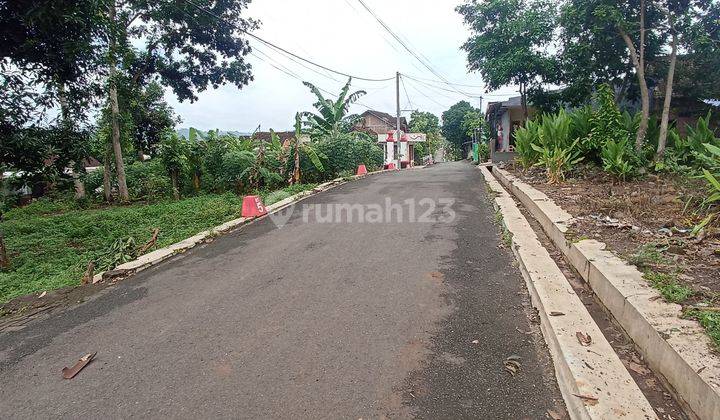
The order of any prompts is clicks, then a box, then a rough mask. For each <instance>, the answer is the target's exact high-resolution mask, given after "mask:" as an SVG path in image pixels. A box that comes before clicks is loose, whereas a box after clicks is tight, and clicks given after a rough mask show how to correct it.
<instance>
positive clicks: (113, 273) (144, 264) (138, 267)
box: [93, 171, 383, 284]
mask: <svg viewBox="0 0 720 420" xmlns="http://www.w3.org/2000/svg"><path fill="white" fill-rule="evenodd" d="M380 172H383V171H376V172H371V173H369V174H368V175H370V174H376V173H380ZM355 179H358V178H355ZM346 182H347V181H345V180H344V179H343V178H336V179H333V180H332V181H328V182H325V183H323V184H320V185H318V186H317V187H315V188H313V189H312V190H309V191H303V192H300V193H297V194H295V195H293V196H290V197H288V198H286V199H284V200H280V201H278V202H277V203H273V204H271V205H269V206H266V209H267V212H268V213H267V214H268V215H270V214H272V213H275V212H278V211H280V210H282V209H283V208H285V207H287V206H289V205H291V204H293V203H296V202H298V201H301V200H303V199H305V198H307V197H309V196H311V195H315V194H318V193H320V192H323V191H327V190H330V189H332V188H335V187H337V186H340V185H342V184H345V183H346ZM263 217H266V216H262V217H259V218H244V217H240V218H237V219H233V220H230V221H228V222H225V223H223V224H221V225H219V226H216V227H214V228H211V229H208V230H205V231H202V232H200V233H198V234H196V235H193V236H191V237H189V238H187V239H184V240H182V241H180V242H176V243H174V244H172V245H168V246H166V247H164V248H160V249H156V250H155V251H152V252H149V253H147V254H144V255H141V256H140V257H138V258H137V259H135V260H132V261H128V262H126V263H124V264H120V265H118V266H117V267H115V268H114V269H112V270H108V271H105V272H101V273H98V274H95V276H93V284H94V283H98V282H100V281H103V280H109V279H113V278H116V277H125V276H128V275H131V274H134V273H137V272H139V271H142V270H145V269H147V268H150V267H152V266H153V265H156V264H159V263H160V262H162V261H164V260H166V259H168V258H170V257H172V256H174V255H176V254H179V253H182V252H185V251H187V250H189V249H191V248H194V247H195V246H197V245H199V244H201V243H204V242H205V241H207V240H208V239H209V238H212V237H215V236H217V235H220V234H222V233H225V232H228V231H231V230H234V229H236V228H238V227H240V226H242V225H244V224H246V223H250V222H251V221H254V220H258V219H261V218H263Z"/></svg>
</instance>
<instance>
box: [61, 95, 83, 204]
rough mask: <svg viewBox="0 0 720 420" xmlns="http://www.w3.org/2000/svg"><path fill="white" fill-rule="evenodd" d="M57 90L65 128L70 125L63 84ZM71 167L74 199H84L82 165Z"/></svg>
mask: <svg viewBox="0 0 720 420" xmlns="http://www.w3.org/2000/svg"><path fill="white" fill-rule="evenodd" d="M57 89H58V102H59V103H60V116H61V117H62V123H63V125H65V126H69V124H70V120H69V118H70V111H69V110H68V103H67V96H66V95H65V85H64V84H63V83H58V84H57ZM71 166H72V178H73V184H74V185H75V199H76V200H84V199H85V184H83V182H82V180H81V179H80V175H79V173H78V172H79V169H78V168H80V167H82V165H80V164H78V163H77V162H73V163H71Z"/></svg>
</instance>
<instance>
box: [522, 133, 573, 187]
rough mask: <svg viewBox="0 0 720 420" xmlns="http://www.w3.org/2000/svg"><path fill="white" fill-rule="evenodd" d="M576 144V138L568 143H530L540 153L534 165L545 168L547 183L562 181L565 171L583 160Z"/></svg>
mask: <svg viewBox="0 0 720 420" xmlns="http://www.w3.org/2000/svg"><path fill="white" fill-rule="evenodd" d="M577 146H578V140H575V141H574V142H572V143H571V144H570V145H564V144H550V145H543V146H538V145H536V144H533V145H532V147H533V148H534V149H535V150H536V151H538V152H539V154H540V157H539V159H538V162H537V164H536V165H538V166H543V167H544V168H545V170H546V172H547V178H548V182H549V183H551V184H554V183H558V182H561V181H564V180H565V173H566V172H567V171H569V170H571V169H572V168H573V166H575V164H577V163H578V162H580V161H581V160H583V156H580V150H579V149H578V147H577Z"/></svg>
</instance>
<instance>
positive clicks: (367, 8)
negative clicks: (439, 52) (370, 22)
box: [358, 0, 469, 96]
mask: <svg viewBox="0 0 720 420" xmlns="http://www.w3.org/2000/svg"><path fill="white" fill-rule="evenodd" d="M358 2H359V3H360V4H361V5H362V6H363V7H364V8H365V10H367V11H368V13H370V14H371V15H372V16H373V17H374V18H375V20H376V21H377V22H378V23H379V24H380V26H382V27H383V29H385V30H386V31H387V32H388V33H389V34H390V35H391V36H392V37H393V38H395V40H396V41H397V42H398V43H399V44H400V45H402V47H403V48H405V50H406V51H407V52H408V53H410V55H412V56H413V57H415V59H416V60H418V61H419V62H420V64H422V65H423V66H424V67H425V68H426V69H428V70H429V71H430V72H431V73H432V74H434V75H435V76H436V77H437V78H439V79H440V80H442V82H443V83H445V84H446V85H448V86H450V87H451V88H453V89H454V90H455V91H456V92H458V93H460V94H462V95H466V96H469V95H467V94H466V93H464V92H461V91H459V90H457V89H455V87H454V86H453V85H452V84H451V83H450V82H449V81H448V80H447V79H446V78H445V77H444V76H443V75H442V74H440V72H438V71H437V70H435V69H434V68H433V67H432V65H431V64H430V63H429V61H430V60H428V59H427V58H425V59H423V57H424V56H423V57H420V55H422V54H420V55H418V53H416V52H415V51H413V49H412V48H410V47H409V46H408V45H407V43H406V42H405V41H403V40H402V38H400V36H399V35H398V34H396V33H395V31H393V30H392V29H391V28H390V26H388V25H387V24H386V23H385V21H383V20H382V19H381V18H380V16H378V14H377V13H375V12H374V11H373V10H372V9H371V8H370V7H369V6H368V5H367V4H366V3H365V1H363V0H358Z"/></svg>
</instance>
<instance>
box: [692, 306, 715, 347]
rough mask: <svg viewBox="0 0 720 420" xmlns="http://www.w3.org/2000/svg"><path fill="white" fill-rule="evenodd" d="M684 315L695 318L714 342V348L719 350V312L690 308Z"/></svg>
mask: <svg viewBox="0 0 720 420" xmlns="http://www.w3.org/2000/svg"><path fill="white" fill-rule="evenodd" d="M685 316H686V317H687V318H691V319H695V320H697V321H698V322H699V323H700V325H702V327H703V328H705V332H707V334H708V335H709V336H710V338H711V339H712V341H713V343H715V349H716V350H720V312H712V311H703V310H701V309H692V310H690V311H687V312H686V313H685Z"/></svg>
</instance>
